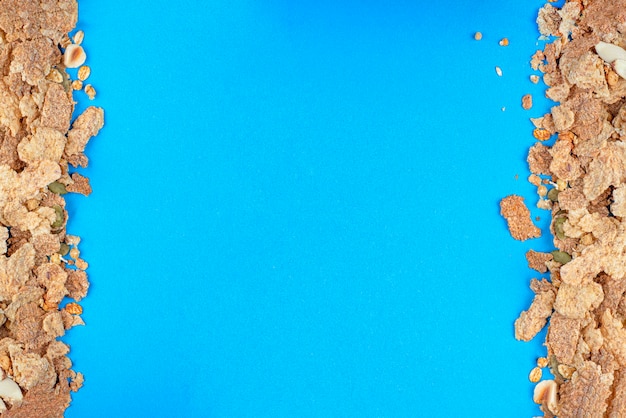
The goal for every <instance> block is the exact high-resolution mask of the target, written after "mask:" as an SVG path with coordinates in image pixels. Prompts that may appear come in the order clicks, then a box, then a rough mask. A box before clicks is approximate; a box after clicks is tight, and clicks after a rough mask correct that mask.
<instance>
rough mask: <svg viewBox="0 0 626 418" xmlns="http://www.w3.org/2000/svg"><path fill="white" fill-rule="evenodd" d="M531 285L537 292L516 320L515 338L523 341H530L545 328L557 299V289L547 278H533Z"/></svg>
mask: <svg viewBox="0 0 626 418" xmlns="http://www.w3.org/2000/svg"><path fill="white" fill-rule="evenodd" d="M531 287H534V289H533V291H534V292H535V297H534V299H533V302H532V303H531V305H530V308H528V310H527V311H524V312H522V313H521V314H520V316H519V318H518V319H517V320H516V321H515V338H516V339H518V340H523V341H530V340H531V339H533V338H534V337H535V335H537V333H538V332H539V331H541V330H542V329H543V327H544V326H545V325H546V321H547V319H548V317H549V316H550V315H551V314H552V305H553V303H554V299H555V289H554V288H553V287H552V285H551V284H550V283H549V282H548V281H547V280H545V279H543V280H542V281H541V282H539V281H538V280H536V279H533V281H532V284H531Z"/></svg>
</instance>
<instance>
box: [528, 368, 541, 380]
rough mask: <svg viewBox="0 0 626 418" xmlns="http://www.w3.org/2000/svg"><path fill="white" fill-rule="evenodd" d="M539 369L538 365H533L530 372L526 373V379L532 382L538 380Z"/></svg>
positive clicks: (539, 377)
mask: <svg viewBox="0 0 626 418" xmlns="http://www.w3.org/2000/svg"><path fill="white" fill-rule="evenodd" d="M541 374H542V372H541V369H540V368H539V367H534V368H533V369H532V370H531V371H530V374H529V375H528V380H530V381H531V382H533V383H537V382H538V381H540V380H541Z"/></svg>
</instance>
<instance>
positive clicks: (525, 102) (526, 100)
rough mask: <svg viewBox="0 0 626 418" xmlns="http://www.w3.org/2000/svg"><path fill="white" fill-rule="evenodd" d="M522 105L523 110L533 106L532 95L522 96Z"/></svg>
mask: <svg viewBox="0 0 626 418" xmlns="http://www.w3.org/2000/svg"><path fill="white" fill-rule="evenodd" d="M522 107H523V108H524V110H529V109H530V108H531V107H533V96H532V95H530V94H527V95H525V96H524V97H522Z"/></svg>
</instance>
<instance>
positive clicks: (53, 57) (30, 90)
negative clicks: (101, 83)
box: [0, 0, 104, 418]
mask: <svg viewBox="0 0 626 418" xmlns="http://www.w3.org/2000/svg"><path fill="white" fill-rule="evenodd" d="M77 17H78V4H77V2H76V0H55V1H53V2H50V1H42V0H19V1H18V0H7V1H3V2H1V4H0V30H1V31H2V41H1V42H0V68H2V75H3V77H2V78H1V79H0V238H1V239H0V412H1V413H2V417H11V418H15V417H29V418H30V417H43V418H46V417H61V416H63V414H64V411H65V409H66V408H67V407H68V406H69V403H70V400H71V398H70V392H71V391H77V390H78V389H79V388H80V386H81V385H82V383H83V376H82V374H80V373H77V372H75V371H73V370H71V366H72V363H71V361H70V360H69V358H68V357H67V354H68V352H69V347H68V346H67V345H66V344H65V343H63V342H61V341H59V340H58V339H57V338H58V337H61V336H63V335H64V334H65V332H66V331H67V330H68V329H70V328H72V327H74V326H76V325H82V324H84V322H83V320H82V319H81V317H80V314H81V313H82V307H81V306H80V305H78V304H77V303H69V304H67V305H65V306H63V300H64V298H65V297H69V298H71V299H74V300H75V301H79V300H81V299H82V298H83V297H85V295H86V293H87V290H88V287H89V284H88V281H87V275H86V273H85V272H84V269H85V268H86V267H87V263H86V262H85V261H83V260H81V259H80V258H79V255H80V253H79V252H78V249H77V245H78V241H79V240H78V239H77V238H76V237H73V236H71V235H67V233H66V227H67V221H68V212H67V210H66V202H65V199H64V197H63V195H65V194H66V193H68V192H69V193H72V192H74V193H83V194H85V195H87V194H89V193H90V192H91V187H90V186H89V182H88V180H87V179H86V178H85V177H83V176H81V175H80V174H77V173H71V172H70V166H72V167H77V166H83V167H84V166H86V165H87V157H86V156H85V155H84V149H85V145H86V143H87V141H88V140H89V138H91V137H93V136H94V135H96V134H97V133H98V131H99V130H100V128H102V126H103V123H104V119H103V111H102V109H99V108H96V107H89V108H87V109H86V110H85V111H84V113H82V114H81V115H80V116H78V117H77V118H76V120H75V121H74V123H73V124H71V121H72V113H73V111H74V103H75V101H74V97H73V89H72V87H73V86H75V85H76V84H75V83H76V81H80V82H81V83H82V81H81V80H74V81H72V80H70V76H69V75H68V73H67V71H66V68H76V67H80V66H81V65H83V63H84V62H85V60H86V54H85V51H84V49H83V47H82V46H80V45H79V44H81V42H82V39H83V33H82V31H79V32H77V33H76V34H75V35H74V42H75V43H72V42H71V39H70V37H69V32H71V31H72V30H73V29H74V27H75V25H76V22H77ZM85 71H86V70H82V76H83V77H84V78H83V79H86V77H87V76H88V73H89V71H88V70H87V76H85ZM68 254H69V257H68ZM74 256H76V257H74ZM70 257H71V258H70ZM72 263H73V264H74V265H75V267H73V266H71V264H72Z"/></svg>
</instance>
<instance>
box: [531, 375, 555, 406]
mask: <svg viewBox="0 0 626 418" xmlns="http://www.w3.org/2000/svg"><path fill="white" fill-rule="evenodd" d="M557 392H558V387H557V384H556V382H555V381H554V380H542V381H541V382H539V383H537V386H535V391H534V393H533V401H534V402H535V403H538V404H541V405H544V406H545V407H546V408H548V409H549V410H550V412H552V413H553V414H556V413H557V412H558V405H557V399H556V394H557Z"/></svg>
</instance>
